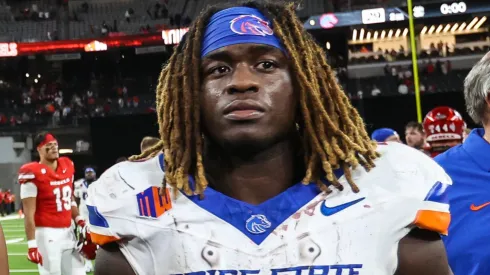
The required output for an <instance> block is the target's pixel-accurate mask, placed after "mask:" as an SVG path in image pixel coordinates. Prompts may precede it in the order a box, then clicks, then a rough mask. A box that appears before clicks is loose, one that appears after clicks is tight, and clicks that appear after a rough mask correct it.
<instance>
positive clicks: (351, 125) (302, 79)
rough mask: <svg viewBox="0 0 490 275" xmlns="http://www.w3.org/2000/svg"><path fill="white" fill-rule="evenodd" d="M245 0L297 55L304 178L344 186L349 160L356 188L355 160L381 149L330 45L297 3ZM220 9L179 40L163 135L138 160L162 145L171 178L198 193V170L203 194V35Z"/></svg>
mask: <svg viewBox="0 0 490 275" xmlns="http://www.w3.org/2000/svg"><path fill="white" fill-rule="evenodd" d="M242 6H248V7H252V8H257V9H258V10H260V11H261V12H262V13H263V14H264V15H265V16H266V17H267V18H269V20H270V21H271V22H272V27H273V29H274V32H275V35H276V36H277V37H278V38H279V39H280V40H281V42H282V43H283V45H284V48H285V49H286V51H287V53H288V56H289V57H290V62H291V68H292V70H291V73H292V74H293V75H294V77H295V78H296V80H297V83H298V85H297V87H296V88H297V89H299V95H300V110H301V111H300V113H301V116H302V117H301V118H300V121H299V122H298V124H299V131H300V135H301V136H302V139H303V150H304V153H305V156H304V159H305V164H306V167H307V170H306V175H305V177H304V179H303V182H304V183H309V182H317V184H318V185H319V187H320V188H321V189H322V190H324V191H327V192H330V190H329V189H328V187H327V186H326V185H325V184H324V183H322V182H321V181H320V180H321V179H322V178H325V177H326V178H327V180H328V181H329V182H330V183H331V184H332V185H333V186H334V187H336V188H338V189H339V190H342V185H341V184H340V183H339V182H338V179H337V178H336V176H335V175H334V173H333V170H334V169H337V168H342V169H343V170H344V173H345V177H346V179H347V181H348V183H349V185H350V186H351V188H352V190H353V191H354V192H358V191H359V188H358V187H357V185H356V184H355V183H354V182H353V180H352V176H351V173H350V167H356V166H357V165H359V164H360V165H362V166H363V167H364V168H365V169H366V170H369V169H371V168H372V167H374V160H375V159H376V158H377V157H378V154H377V153H376V151H375V149H376V148H375V145H374V144H373V143H372V142H371V141H370V138H369V136H368V134H367V132H366V130H365V128H364V123H363V121H362V119H361V117H360V116H359V114H358V112H357V110H356V109H355V108H354V107H353V106H352V105H351V104H350V101H349V99H348V98H347V97H346V95H345V94H344V92H343V91H342V90H341V88H340V87H339V86H338V84H337V82H336V81H335V77H334V75H333V73H332V70H331V68H330V66H329V65H328V64H327V61H326V58H325V53H324V52H323V50H322V49H321V48H320V47H319V46H318V45H317V44H316V43H315V42H314V40H313V39H312V37H311V36H310V35H309V34H308V33H307V32H306V31H305V30H304V29H303V27H302V24H301V22H300V21H299V20H298V18H297V17H296V15H295V11H294V6H293V4H289V5H281V4H273V3H261V4H259V3H257V2H255V1H250V2H247V3H244V4H243V5H242ZM219 10H221V9H219V8H216V7H210V8H208V9H207V10H206V11H205V12H203V13H202V14H201V15H200V16H199V17H198V18H197V19H196V21H195V22H194V24H193V25H192V26H191V28H190V29H189V32H188V33H187V35H186V36H187V37H186V39H185V41H184V42H182V43H181V45H179V47H177V49H176V50H175V52H174V53H173V55H172V56H171V57H170V60H169V62H168V64H167V65H166V66H165V67H164V68H163V70H162V72H161V74H160V77H159V80H158V87H157V92H156V103H157V112H158V123H159V126H160V137H161V140H160V142H159V143H158V144H156V145H154V146H153V147H151V148H148V149H147V150H145V151H144V152H143V153H142V154H141V155H139V156H133V157H131V160H138V159H143V158H148V157H152V156H155V155H156V154H158V153H160V152H162V151H163V153H164V160H165V179H164V185H165V184H170V185H171V186H172V187H174V188H177V189H179V190H182V191H184V192H185V193H186V194H192V193H193V190H191V188H190V186H189V182H188V175H189V174H191V175H193V176H194V179H195V182H196V189H195V190H194V193H197V194H202V192H203V191H204V189H205V188H206V186H207V184H208V183H207V181H206V178H205V173H204V166H203V156H202V154H203V153H202V152H203V150H202V143H203V141H202V137H201V130H200V129H201V128H200V106H199V93H200V87H201V77H200V66H199V64H200V62H201V40H202V36H203V33H204V30H205V28H206V25H207V22H208V20H209V18H210V17H211V16H212V15H213V14H214V13H216V12H217V11H219Z"/></svg>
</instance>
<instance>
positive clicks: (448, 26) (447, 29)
mask: <svg viewBox="0 0 490 275" xmlns="http://www.w3.org/2000/svg"><path fill="white" fill-rule="evenodd" d="M450 28H451V24H447V25H446V27H444V32H448V31H449V29H450Z"/></svg>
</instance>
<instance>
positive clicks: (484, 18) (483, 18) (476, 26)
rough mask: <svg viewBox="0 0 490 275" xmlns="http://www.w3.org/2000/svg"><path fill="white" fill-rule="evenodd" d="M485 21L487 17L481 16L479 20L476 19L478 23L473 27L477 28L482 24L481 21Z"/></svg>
mask: <svg viewBox="0 0 490 275" xmlns="http://www.w3.org/2000/svg"><path fill="white" fill-rule="evenodd" d="M485 21H487V17H486V16H483V17H482V18H481V19H480V21H478V23H477V24H476V25H475V27H474V28H473V29H474V30H478V29H479V28H480V27H481V25H483V23H485Z"/></svg>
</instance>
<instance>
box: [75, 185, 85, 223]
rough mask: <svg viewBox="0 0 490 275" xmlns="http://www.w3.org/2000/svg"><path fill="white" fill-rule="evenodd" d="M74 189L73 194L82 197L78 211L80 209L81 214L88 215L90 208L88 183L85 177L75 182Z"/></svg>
mask: <svg viewBox="0 0 490 275" xmlns="http://www.w3.org/2000/svg"><path fill="white" fill-rule="evenodd" d="M73 187H74V191H73V195H74V196H75V198H78V199H80V205H79V206H78V211H80V215H81V216H82V217H84V218H86V217H88V209H87V194H88V193H87V192H88V184H87V182H86V181H85V179H83V178H82V179H79V180H77V181H75V182H74V183H73Z"/></svg>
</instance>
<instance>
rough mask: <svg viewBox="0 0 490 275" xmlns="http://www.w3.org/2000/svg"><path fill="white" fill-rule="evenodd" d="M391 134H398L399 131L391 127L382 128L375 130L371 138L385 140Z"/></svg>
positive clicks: (379, 140) (378, 140)
mask: <svg viewBox="0 0 490 275" xmlns="http://www.w3.org/2000/svg"><path fill="white" fill-rule="evenodd" d="M391 136H398V133H397V132H396V131H395V130H393V129H390V128H380V129H376V130H374V132H373V134H372V135H371V138H372V139H373V140H375V141H377V142H385V141H386V140H387V139H388V138H389V137H391Z"/></svg>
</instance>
